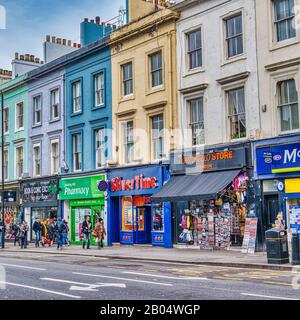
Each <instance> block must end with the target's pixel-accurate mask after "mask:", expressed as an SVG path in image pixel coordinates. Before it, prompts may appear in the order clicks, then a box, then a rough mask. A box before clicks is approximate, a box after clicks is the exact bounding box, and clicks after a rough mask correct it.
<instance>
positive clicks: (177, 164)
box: [170, 147, 247, 173]
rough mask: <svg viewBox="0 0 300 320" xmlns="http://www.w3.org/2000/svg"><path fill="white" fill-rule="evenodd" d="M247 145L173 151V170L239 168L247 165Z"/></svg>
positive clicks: (171, 157)
mask: <svg viewBox="0 0 300 320" xmlns="http://www.w3.org/2000/svg"><path fill="white" fill-rule="evenodd" d="M246 152H247V149H246V148H245V147H241V148H232V149H231V148H226V149H224V148H223V150H222V149H214V150H203V149H197V148H194V149H188V150H183V151H182V150H175V151H173V152H171V155H170V159H171V164H170V169H171V172H173V173H174V172H175V173H176V172H186V170H189V171H190V172H203V171H216V170H227V169H239V168H242V167H244V166H246V165H247V164H246V159H247V158H246Z"/></svg>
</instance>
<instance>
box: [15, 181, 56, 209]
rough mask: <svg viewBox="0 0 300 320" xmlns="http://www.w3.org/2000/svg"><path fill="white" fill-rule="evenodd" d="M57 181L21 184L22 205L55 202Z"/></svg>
mask: <svg viewBox="0 0 300 320" xmlns="http://www.w3.org/2000/svg"><path fill="white" fill-rule="evenodd" d="M57 191H58V188H57V179H45V180H35V181H28V182H23V183H22V184H21V196H22V201H23V203H32V202H39V201H55V200H57Z"/></svg>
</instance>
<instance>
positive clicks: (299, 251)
mask: <svg viewBox="0 0 300 320" xmlns="http://www.w3.org/2000/svg"><path fill="white" fill-rule="evenodd" d="M291 263H292V265H300V244H299V234H298V233H293V234H292V262H291Z"/></svg>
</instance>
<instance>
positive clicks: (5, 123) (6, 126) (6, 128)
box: [3, 108, 9, 134]
mask: <svg viewBox="0 0 300 320" xmlns="http://www.w3.org/2000/svg"><path fill="white" fill-rule="evenodd" d="M3 126H4V134H7V133H8V132H9V109H8V108H4V110H3Z"/></svg>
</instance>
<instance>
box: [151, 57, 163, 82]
mask: <svg viewBox="0 0 300 320" xmlns="http://www.w3.org/2000/svg"><path fill="white" fill-rule="evenodd" d="M149 60H150V74H151V87H152V88H154V87H158V86H161V85H162V83H163V69H162V52H161V51H159V52H155V53H153V54H151V55H150V56H149Z"/></svg>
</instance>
